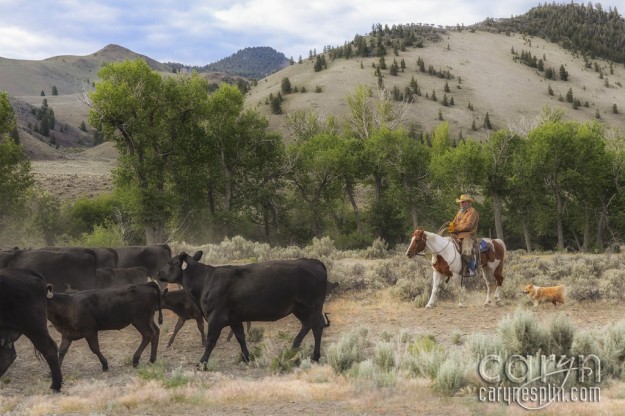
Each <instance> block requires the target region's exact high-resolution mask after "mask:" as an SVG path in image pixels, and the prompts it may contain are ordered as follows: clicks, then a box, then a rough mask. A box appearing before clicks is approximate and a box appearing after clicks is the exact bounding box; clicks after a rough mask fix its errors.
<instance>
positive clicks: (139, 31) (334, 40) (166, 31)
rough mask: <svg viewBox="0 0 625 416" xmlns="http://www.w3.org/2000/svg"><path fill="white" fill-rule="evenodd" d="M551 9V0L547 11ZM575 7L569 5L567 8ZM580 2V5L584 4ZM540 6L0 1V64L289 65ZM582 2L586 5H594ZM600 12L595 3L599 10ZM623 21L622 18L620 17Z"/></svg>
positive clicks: (509, 0) (508, 2) (458, 0)
mask: <svg viewBox="0 0 625 416" xmlns="http://www.w3.org/2000/svg"><path fill="white" fill-rule="evenodd" d="M544 2H545V1H543V3H544ZM557 2H558V3H569V2H570V0H566V1H565V0H559V1H557ZM575 2H576V3H579V0H575ZM540 3H541V1H540V0H499V1H493V0H443V1H441V0H390V1H384V0H171V1H170V0H100V1H95V0H26V1H24V0H0V57H3V58H12V59H36V60H39V59H45V58H49V57H52V56H58V55H89V54H91V53H93V52H96V51H98V50H100V49H102V48H103V47H104V46H106V45H108V44H111V43H113V44H118V45H121V46H124V47H126V48H128V49H130V50H132V51H134V52H137V53H140V54H144V55H147V56H149V57H151V58H153V59H156V60H157V61H160V62H179V63H183V64H187V65H206V64H208V63H211V62H215V61H218V60H219V59H222V58H225V57H228V56H230V55H232V54H233V53H236V52H237V51H238V50H240V49H243V48H246V47H251V46H270V47H272V48H274V49H276V50H277V51H279V52H282V53H284V54H285V55H286V56H287V58H290V57H293V58H294V59H296V60H297V59H298V57H299V56H300V55H301V56H302V57H307V56H308V51H310V50H312V49H317V50H318V51H320V50H322V49H323V46H324V45H331V46H338V45H342V44H343V42H344V41H347V40H352V39H353V37H354V35H356V34H361V35H363V34H365V33H367V32H369V31H370V30H371V25H372V24H374V23H381V24H383V25H384V24H388V25H389V26H391V25H393V24H408V23H428V24H435V25H456V24H464V25H471V24H473V23H477V22H480V21H482V20H484V19H485V18H487V17H495V18H497V17H510V16H513V15H519V14H523V13H525V12H527V11H528V10H529V9H531V8H532V7H535V6H537V5H538V4H540ZM582 3H584V4H586V3H587V2H586V1H583V2H582ZM593 3H594V4H596V2H593ZM601 5H602V7H603V8H604V9H605V10H607V9H608V8H610V7H612V8H614V7H617V9H618V8H619V6H621V7H623V0H608V1H602V2H601ZM619 13H620V14H621V15H623V11H621V10H620V9H619Z"/></svg>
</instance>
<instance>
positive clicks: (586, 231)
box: [581, 204, 590, 252]
mask: <svg viewBox="0 0 625 416" xmlns="http://www.w3.org/2000/svg"><path fill="white" fill-rule="evenodd" d="M589 239H590V208H589V207H588V204H584V236H583V241H582V247H581V250H582V251H583V252H587V251H588V240H589Z"/></svg>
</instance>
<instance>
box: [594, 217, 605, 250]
mask: <svg viewBox="0 0 625 416" xmlns="http://www.w3.org/2000/svg"><path fill="white" fill-rule="evenodd" d="M606 224H607V215H606V213H605V211H604V209H603V208H602V209H601V211H599V218H598V219H597V236H596V238H595V245H596V246H597V248H598V249H603V244H604V242H603V234H604V233H605V228H606Z"/></svg>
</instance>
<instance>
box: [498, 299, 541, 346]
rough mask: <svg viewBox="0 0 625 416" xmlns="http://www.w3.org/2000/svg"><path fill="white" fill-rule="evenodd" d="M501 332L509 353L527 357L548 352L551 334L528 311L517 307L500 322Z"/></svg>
mask: <svg viewBox="0 0 625 416" xmlns="http://www.w3.org/2000/svg"><path fill="white" fill-rule="evenodd" d="M499 333H500V335H501V339H502V340H503V345H504V349H505V351H506V352H508V353H509V354H519V355H521V356H524V357H526V356H528V355H540V354H541V352H542V353H546V352H548V347H549V334H548V333H547V331H546V330H545V329H544V328H542V327H541V326H539V325H537V324H536V322H535V320H534V317H533V316H532V314H531V313H530V312H528V311H524V310H522V309H517V310H516V312H515V313H514V315H513V316H506V317H505V318H504V319H503V320H502V321H501V322H500V323H499Z"/></svg>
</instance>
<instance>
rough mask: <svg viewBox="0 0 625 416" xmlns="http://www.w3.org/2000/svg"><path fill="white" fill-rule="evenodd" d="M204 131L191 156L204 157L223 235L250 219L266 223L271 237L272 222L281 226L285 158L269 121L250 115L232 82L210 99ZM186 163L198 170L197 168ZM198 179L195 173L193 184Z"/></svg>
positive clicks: (203, 173) (203, 170) (212, 207)
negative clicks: (280, 196)
mask: <svg viewBox="0 0 625 416" xmlns="http://www.w3.org/2000/svg"><path fill="white" fill-rule="evenodd" d="M201 128H202V130H203V139H202V140H201V141H200V143H195V142H191V143H190V148H189V153H190V152H192V151H193V150H194V148H195V152H196V156H197V157H199V161H198V162H199V166H200V169H199V171H200V175H199V179H200V180H201V181H202V183H203V184H204V185H203V187H202V188H203V189H205V190H206V192H207V195H206V200H207V201H208V208H209V212H210V214H211V217H212V219H213V222H215V223H216V225H217V226H218V227H219V229H218V230H217V231H218V232H219V233H220V234H221V235H223V236H228V235H230V233H231V231H232V230H233V229H234V228H235V226H236V223H237V222H239V221H244V220H246V221H252V222H261V223H263V226H264V230H265V235H267V234H268V233H269V229H270V228H271V227H270V225H269V221H270V219H271V222H272V223H273V224H274V225H276V215H277V214H276V212H275V210H276V209H277V208H276V207H275V205H273V204H272V202H271V201H272V199H273V200H275V199H276V195H277V191H276V189H277V183H278V179H279V178H278V176H279V175H278V174H279V169H280V165H281V160H282V158H283V155H284V149H283V147H282V143H281V139H280V137H279V136H277V135H275V134H270V133H269V132H268V131H267V129H268V122H267V120H266V119H265V118H263V117H261V116H260V115H259V114H258V113H256V112H253V111H250V110H245V109H244V97H243V94H241V92H240V91H239V90H238V89H237V88H235V87H233V86H230V85H228V84H226V83H224V84H222V85H220V87H219V89H218V90H217V91H215V92H214V93H213V94H212V95H211V96H210V97H209V98H208V101H207V103H206V109H205V116H204V118H203V120H202V121H201ZM183 163H185V164H186V165H190V166H192V169H196V170H197V167H196V166H198V165H197V164H194V163H192V162H191V163H188V162H183ZM197 176H198V175H192V173H189V178H190V179H191V178H193V177H197ZM189 186H190V187H192V186H193V184H192V183H191V184H189ZM270 217H271V218H270Z"/></svg>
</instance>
